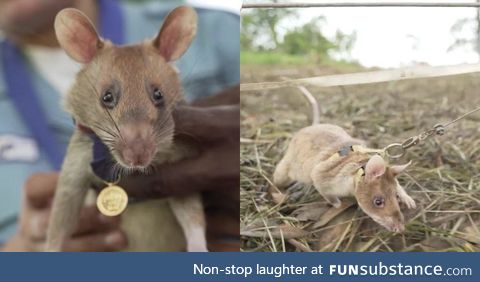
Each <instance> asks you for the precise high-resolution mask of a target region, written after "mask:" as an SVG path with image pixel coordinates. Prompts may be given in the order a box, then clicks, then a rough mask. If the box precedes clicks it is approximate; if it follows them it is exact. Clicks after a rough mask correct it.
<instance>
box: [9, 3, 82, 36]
mask: <svg viewBox="0 0 480 282" xmlns="http://www.w3.org/2000/svg"><path fill="white" fill-rule="evenodd" d="M74 2H75V1H74V0H42V1H31V0H1V1H0V29H1V30H3V31H4V32H5V33H7V35H12V36H13V35H19V34H35V32H38V31H39V30H41V29H44V28H46V27H47V26H48V25H50V26H51V25H52V23H53V20H54V18H55V15H56V14H57V13H58V12H59V11H60V10H61V9H63V8H66V7H69V6H72V5H73V4H74Z"/></svg>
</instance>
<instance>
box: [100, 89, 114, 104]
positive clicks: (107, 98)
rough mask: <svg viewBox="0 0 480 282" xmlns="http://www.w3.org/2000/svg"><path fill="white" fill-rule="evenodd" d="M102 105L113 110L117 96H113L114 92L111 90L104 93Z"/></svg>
mask: <svg viewBox="0 0 480 282" xmlns="http://www.w3.org/2000/svg"><path fill="white" fill-rule="evenodd" d="M102 104H103V105H104V106H105V107H107V108H113V107H114V106H115V104H116V101H115V95H113V91H112V90H110V89H109V90H107V91H105V93H103V96H102Z"/></svg>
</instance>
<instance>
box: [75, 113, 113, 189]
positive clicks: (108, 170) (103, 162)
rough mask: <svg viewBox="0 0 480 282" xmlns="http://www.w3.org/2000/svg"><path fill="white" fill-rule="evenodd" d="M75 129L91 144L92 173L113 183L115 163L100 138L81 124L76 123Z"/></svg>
mask: <svg viewBox="0 0 480 282" xmlns="http://www.w3.org/2000/svg"><path fill="white" fill-rule="evenodd" d="M76 127H77V129H78V130H80V131H81V132H82V133H84V134H86V135H88V136H89V137H90V139H92V142H93V159H92V162H91V163H90V167H91V168H92V171H93V173H95V175H96V176H97V177H99V178H100V179H102V180H103V181H105V182H115V181H116V180H117V178H118V177H117V176H116V175H115V173H114V170H113V167H114V165H115V162H114V161H113V158H112V155H111V154H110V151H109V150H108V147H107V146H106V145H105V144H104V143H103V142H102V140H100V137H98V136H97V134H95V132H93V130H92V129H91V128H89V127H87V126H85V125H83V124H80V123H78V122H77V123H76Z"/></svg>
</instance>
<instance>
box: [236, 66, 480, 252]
mask: <svg viewBox="0 0 480 282" xmlns="http://www.w3.org/2000/svg"><path fill="white" fill-rule="evenodd" d="M356 71H364V69H362V68H361V67H358V66H351V67H348V66H342V67H337V68H336V67H331V66H328V67H321V66H308V65H301V66H297V67H296V66H281V65H275V66H271V65H263V66H261V65H242V67H241V72H242V75H241V78H242V83H248V82H265V81H281V80H283V79H285V78H301V77H309V76H316V75H327V74H334V73H349V72H356ZM478 89H480V74H471V75H461V76H451V77H441V78H434V79H416V80H408V81H399V82H390V83H378V84H370V85H362V86H348V87H330V88H314V87H309V90H310V92H312V94H314V95H315V97H316V98H317V100H318V102H319V105H320V111H321V117H320V120H321V122H322V123H332V124H336V125H339V126H341V127H343V128H344V129H346V130H347V132H349V133H350V134H351V135H353V136H354V137H356V138H361V139H364V140H366V141H368V144H369V146H370V147H373V148H382V147H384V146H385V145H388V144H390V143H392V142H399V141H402V140H404V139H406V138H407V137H410V136H412V135H416V134H419V133H420V132H422V131H423V130H426V129H428V128H430V127H432V126H433V125H435V124H437V123H445V122H447V121H449V120H452V119H454V118H456V117H457V116H459V115H461V114H463V113H465V112H467V111H469V110H471V109H474V108H475V107H479V106H480V95H479V90H478ZM311 115H312V114H311V108H310V105H309V104H308V102H307V101H306V99H304V98H303V96H302V95H301V94H300V92H299V91H298V90H297V89H295V88H283V89H277V90H269V91H262V92H242V93H241V137H242V139H241V187H240V189H241V234H242V246H241V247H242V251H480V231H479V229H480V182H479V180H480V146H479V145H480V127H479V121H480V113H477V114H475V115H472V116H469V117H468V118H466V119H464V120H462V121H460V122H458V123H456V124H454V125H452V126H451V127H449V128H448V129H447V131H446V132H445V134H444V135H443V136H437V137H433V138H430V139H429V140H427V141H425V142H424V143H421V144H419V145H417V146H415V147H413V148H411V149H410V150H409V151H408V153H407V155H406V156H405V157H403V158H402V159H400V160H399V161H398V162H397V163H400V164H403V163H406V162H408V161H409V160H412V161H413V165H411V166H410V167H409V168H408V170H407V172H406V173H405V174H403V175H402V176H401V177H400V178H399V181H400V183H401V184H402V185H403V186H404V187H405V189H406V191H407V192H408V193H409V194H410V195H411V196H412V197H413V198H414V199H415V201H416V203H417V208H416V209H414V210H407V209H406V207H404V206H403V208H402V210H403V211H404V214H405V217H406V219H407V222H408V223H407V224H406V230H405V232H403V233H402V234H395V233H391V232H389V231H387V230H386V229H384V228H383V227H380V226H379V225H378V224H376V223H374V222H373V221H372V220H371V219H369V218H368V217H367V216H366V215H365V214H363V212H361V211H360V210H359V209H358V207H357V206H356V205H355V203H354V201H353V200H350V201H349V204H345V205H344V206H343V208H341V209H333V208H332V207H330V206H329V205H327V204H326V203H325V201H324V200H323V199H322V197H321V196H320V195H319V194H318V193H317V192H316V191H315V190H314V189H313V188H311V187H302V186H300V187H294V188H292V189H289V190H287V191H284V192H283V193H273V194H272V193H271V192H270V191H275V188H272V184H271V179H272V173H273V170H274V168H275V165H276V164H277V163H278V161H279V160H280V158H281V157H282V154H283V153H284V152H285V149H286V146H287V145H288V142H289V140H290V138H291V136H292V134H293V133H294V132H296V131H297V130H299V129H300V128H302V127H305V126H307V125H309V124H310V122H311Z"/></svg>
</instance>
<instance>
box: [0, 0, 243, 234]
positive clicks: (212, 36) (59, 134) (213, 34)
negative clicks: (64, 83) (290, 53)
mask: <svg viewBox="0 0 480 282" xmlns="http://www.w3.org/2000/svg"><path fill="white" fill-rule="evenodd" d="M175 6H176V5H174V4H165V3H158V2H155V3H149V4H145V5H133V4H122V9H123V13H124V18H125V29H126V30H125V33H126V34H125V38H126V41H127V43H136V42H141V41H143V40H145V39H146V38H153V37H154V36H155V35H156V34H157V33H158V30H159V28H160V26H161V23H162V19H163V18H164V17H165V16H166V15H167V14H168V12H169V11H170V10H171V9H173V8H174V7H175ZM197 13H198V17H199V22H198V31H197V36H196V38H195V40H194V41H193V43H192V45H191V46H190V48H189V49H188V51H187V52H186V53H185V54H184V56H183V57H182V58H181V59H180V60H179V61H178V62H177V63H176V65H177V67H178V68H179V69H180V77H181V79H182V82H183V86H184V90H185V95H186V98H187V99H188V100H193V99H196V98H200V97H204V96H208V95H212V94H214V93H216V92H218V91H220V90H222V89H225V88H226V87H229V86H232V85H235V84H238V83H239V80H240V62H239V52H240V50H239V48H240V43H239V38H240V34H239V33H240V31H239V24H240V23H239V16H238V15H236V14H231V13H228V12H222V11H216V10H207V9H197ZM46 63H48V62H46ZM30 74H31V79H32V83H33V86H34V87H35V89H36V91H37V94H38V95H39V100H40V104H41V107H42V109H43V111H44V112H45V114H46V115H47V121H48V126H49V128H50V130H51V132H52V134H54V136H55V137H56V138H57V140H59V141H60V143H61V145H62V149H63V150H65V149H66V147H67V144H68V141H69V138H70V135H71V133H72V132H73V123H72V119H71V117H70V116H69V115H68V114H67V113H65V112H64V111H63V110H62V109H61V107H60V94H58V93H56V91H55V90H54V88H53V87H52V86H51V85H49V83H48V82H46V81H45V80H44V79H43V78H42V77H41V76H40V75H39V74H37V73H35V72H34V70H33V68H32V67H30ZM36 146H37V145H36V144H35V142H34V141H33V138H32V136H31V134H30V132H29V131H28V129H27V127H26V126H25V124H24V123H23V121H22V118H21V115H20V114H19V113H18V112H17V111H16V109H15V107H14V106H13V104H12V102H11V101H10V99H9V97H8V95H7V94H6V93H5V82H4V74H3V67H2V66H1V64H0V242H2V241H5V240H7V239H8V238H9V237H10V236H12V235H13V234H14V232H15V221H16V216H17V215H18V213H19V210H20V205H21V189H22V186H23V183H24V182H25V180H26V179H27V178H28V177H29V176H30V175H31V174H33V173H37V172H47V171H52V170H53V168H52V166H51V164H50V163H49V162H48V160H47V158H46V156H45V153H44V152H43V151H42V148H38V149H39V150H38V152H39V155H38V156H36V157H35V158H33V159H32V158H25V157H23V156H22V152H27V151H29V150H31V149H32V150H33V149H35V147H36ZM12 152H14V153H13V154H12ZM15 152H17V154H16V153H15ZM12 155H13V156H12ZM30 157H31V156H30Z"/></svg>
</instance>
